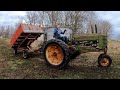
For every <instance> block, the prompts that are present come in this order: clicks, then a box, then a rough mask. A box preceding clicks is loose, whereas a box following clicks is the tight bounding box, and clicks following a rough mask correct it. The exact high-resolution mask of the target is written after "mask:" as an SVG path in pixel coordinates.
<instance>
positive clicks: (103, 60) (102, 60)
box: [98, 54, 112, 67]
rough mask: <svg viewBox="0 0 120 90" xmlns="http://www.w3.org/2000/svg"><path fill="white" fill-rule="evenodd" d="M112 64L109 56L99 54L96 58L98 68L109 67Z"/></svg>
mask: <svg viewBox="0 0 120 90" xmlns="http://www.w3.org/2000/svg"><path fill="white" fill-rule="evenodd" d="M111 64H112V59H111V57H110V56H109V55H106V54H101V55H100V56H99V57H98V65H99V66H100V67H110V66H111Z"/></svg>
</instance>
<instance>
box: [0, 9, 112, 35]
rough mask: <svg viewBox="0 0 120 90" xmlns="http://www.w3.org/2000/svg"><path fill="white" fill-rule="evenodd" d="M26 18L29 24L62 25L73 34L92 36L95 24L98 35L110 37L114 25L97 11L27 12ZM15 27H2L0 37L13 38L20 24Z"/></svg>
mask: <svg viewBox="0 0 120 90" xmlns="http://www.w3.org/2000/svg"><path fill="white" fill-rule="evenodd" d="M26 13H27V14H26V16H25V17H24V18H19V19H20V22H21V20H23V19H24V20H25V22H26V23H28V24H33V25H40V26H46V27H48V26H55V25H56V23H60V24H61V26H62V27H67V28H70V29H72V30H73V34H75V35H78V34H91V33H92V30H93V32H95V31H94V30H95V24H96V25H97V30H98V33H103V34H107V35H108V36H110V34H111V31H112V25H111V23H110V22H109V21H105V20H101V19H99V18H98V17H97V15H96V13H95V11H27V12H26ZM20 22H18V23H16V24H15V26H10V25H8V26H4V25H1V26H0V36H4V37H8V36H12V35H13V33H14V31H15V30H16V28H17V26H18V25H19V23H20Z"/></svg>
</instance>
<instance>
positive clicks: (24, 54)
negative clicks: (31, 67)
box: [23, 50, 29, 59]
mask: <svg viewBox="0 0 120 90" xmlns="http://www.w3.org/2000/svg"><path fill="white" fill-rule="evenodd" d="M28 57H29V55H28V51H27V50H23V58H24V59H28Z"/></svg>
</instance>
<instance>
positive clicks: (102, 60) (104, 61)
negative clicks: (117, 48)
mask: <svg viewBox="0 0 120 90" xmlns="http://www.w3.org/2000/svg"><path fill="white" fill-rule="evenodd" d="M100 63H101V65H102V66H104V67H105V66H108V65H109V59H107V58H103V59H101V61H100Z"/></svg>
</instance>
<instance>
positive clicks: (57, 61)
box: [43, 39, 70, 69]
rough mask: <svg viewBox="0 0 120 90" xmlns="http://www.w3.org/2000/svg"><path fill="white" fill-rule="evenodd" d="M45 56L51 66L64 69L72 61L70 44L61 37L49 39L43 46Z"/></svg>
mask: <svg viewBox="0 0 120 90" xmlns="http://www.w3.org/2000/svg"><path fill="white" fill-rule="evenodd" d="M43 58H44V60H45V62H46V64H47V65H49V66H50V67H54V68H58V69H63V68H64V67H66V66H67V64H68V63H69V61H70V55H69V48H68V45H67V44H66V43H65V42H63V41H62V40H59V39H52V40H49V41H47V42H46V44H45V45H44V47H43Z"/></svg>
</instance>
